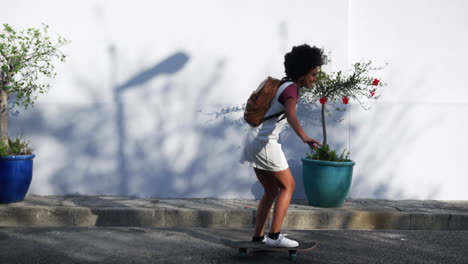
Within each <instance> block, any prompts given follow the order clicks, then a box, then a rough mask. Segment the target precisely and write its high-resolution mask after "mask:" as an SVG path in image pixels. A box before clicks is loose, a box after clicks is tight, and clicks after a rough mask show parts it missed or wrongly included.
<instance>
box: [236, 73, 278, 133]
mask: <svg viewBox="0 0 468 264" xmlns="http://www.w3.org/2000/svg"><path fill="white" fill-rule="evenodd" d="M280 83H281V81H280V80H278V79H275V78H273V77H270V76H268V78H267V79H266V80H264V81H263V82H262V83H260V85H259V86H258V88H257V90H255V91H254V92H253V93H252V94H251V95H250V97H249V99H248V100H247V103H246V105H245V111H244V119H245V121H246V122H247V123H248V124H249V125H251V126H253V127H257V126H259V125H260V124H262V123H263V121H265V120H268V119H270V118H274V117H277V116H280V115H282V114H284V111H282V112H279V113H276V114H273V115H270V116H267V117H265V114H266V112H267V111H268V109H269V108H270V105H271V103H272V102H273V98H275V95H276V93H277V92H278V88H279V86H280Z"/></svg>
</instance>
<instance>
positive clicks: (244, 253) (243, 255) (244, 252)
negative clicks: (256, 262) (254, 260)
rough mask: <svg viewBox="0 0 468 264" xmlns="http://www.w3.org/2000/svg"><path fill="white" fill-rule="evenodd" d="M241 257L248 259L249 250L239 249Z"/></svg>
mask: <svg viewBox="0 0 468 264" xmlns="http://www.w3.org/2000/svg"><path fill="white" fill-rule="evenodd" d="M239 257H241V258H246V257H247V249H246V248H239Z"/></svg>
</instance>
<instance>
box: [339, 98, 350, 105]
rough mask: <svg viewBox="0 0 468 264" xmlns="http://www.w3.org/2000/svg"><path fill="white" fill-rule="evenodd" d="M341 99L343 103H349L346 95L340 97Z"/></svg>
mask: <svg viewBox="0 0 468 264" xmlns="http://www.w3.org/2000/svg"><path fill="white" fill-rule="evenodd" d="M341 101H343V104H348V103H349V98H348V97H346V96H345V97H343V99H341Z"/></svg>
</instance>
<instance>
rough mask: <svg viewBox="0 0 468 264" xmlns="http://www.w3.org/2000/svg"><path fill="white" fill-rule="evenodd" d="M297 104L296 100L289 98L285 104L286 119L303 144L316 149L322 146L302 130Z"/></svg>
mask: <svg viewBox="0 0 468 264" xmlns="http://www.w3.org/2000/svg"><path fill="white" fill-rule="evenodd" d="M296 104H297V101H296V100H295V99H294V98H288V99H286V101H285V102H284V108H285V112H286V118H287V120H288V122H289V124H290V125H291V127H292V129H293V130H294V132H296V134H297V136H298V137H299V138H300V139H301V140H302V142H304V143H306V144H309V145H310V146H312V147H314V148H316V147H317V145H318V146H320V145H321V144H320V142H318V141H317V140H315V139H311V138H309V137H308V136H307V134H306V132H305V131H304V129H303V128H302V126H301V124H300V123H299V120H298V119H297V115H296Z"/></svg>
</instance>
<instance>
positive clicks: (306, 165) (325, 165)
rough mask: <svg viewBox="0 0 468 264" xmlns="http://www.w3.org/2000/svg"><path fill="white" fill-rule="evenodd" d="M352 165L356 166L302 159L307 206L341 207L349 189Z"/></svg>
mask: <svg viewBox="0 0 468 264" xmlns="http://www.w3.org/2000/svg"><path fill="white" fill-rule="evenodd" d="M354 164H356V163H355V162H354V161H351V162H333V161H319V160H310V159H302V179H303V182H304V189H305V193H306V195H307V199H308V200H309V205H312V206H318V207H340V206H342V205H343V204H344V202H345V200H346V197H347V196H348V193H349V189H350V187H351V181H352V178H353V167H354Z"/></svg>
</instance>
